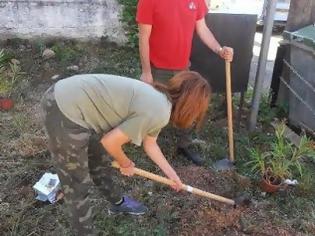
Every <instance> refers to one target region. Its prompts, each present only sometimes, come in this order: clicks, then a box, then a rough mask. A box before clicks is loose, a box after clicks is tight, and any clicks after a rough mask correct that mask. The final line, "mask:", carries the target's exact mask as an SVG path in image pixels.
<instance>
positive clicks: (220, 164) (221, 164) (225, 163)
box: [213, 158, 235, 171]
mask: <svg viewBox="0 0 315 236" xmlns="http://www.w3.org/2000/svg"><path fill="white" fill-rule="evenodd" d="M213 167H214V168H215V169H216V170H217V171H228V170H233V169H235V165H234V162H231V161H230V160H229V159H228V158H224V159H222V160H219V161H217V162H216V163H214V165H213Z"/></svg>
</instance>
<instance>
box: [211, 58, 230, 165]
mask: <svg viewBox="0 0 315 236" xmlns="http://www.w3.org/2000/svg"><path fill="white" fill-rule="evenodd" d="M225 83H226V104H227V114H228V137H229V157H227V158H225V159H223V160H219V161H217V162H216V163H215V164H214V168H215V169H216V170H230V169H233V168H234V138H233V117H232V89H231V87H232V86H231V63H230V62H229V61H225Z"/></svg>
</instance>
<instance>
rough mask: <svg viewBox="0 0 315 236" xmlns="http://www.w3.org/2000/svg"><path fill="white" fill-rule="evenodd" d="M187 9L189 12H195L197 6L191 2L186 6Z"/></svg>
mask: <svg viewBox="0 0 315 236" xmlns="http://www.w3.org/2000/svg"><path fill="white" fill-rule="evenodd" d="M188 8H189V10H196V9H197V6H196V4H195V3H194V2H193V1H191V2H190V3H189V5H188Z"/></svg>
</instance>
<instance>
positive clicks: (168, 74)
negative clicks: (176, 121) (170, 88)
mask: <svg viewBox="0 0 315 236" xmlns="http://www.w3.org/2000/svg"><path fill="white" fill-rule="evenodd" d="M151 70H152V76H153V79H155V80H157V81H159V82H161V83H163V84H166V83H167V81H168V80H169V79H170V78H172V77H173V76H174V75H175V74H177V73H178V72H180V71H179V70H164V69H159V68H156V67H154V66H153V65H151ZM175 132H176V136H177V146H178V147H181V148H186V147H188V146H189V145H190V144H191V129H176V130H175Z"/></svg>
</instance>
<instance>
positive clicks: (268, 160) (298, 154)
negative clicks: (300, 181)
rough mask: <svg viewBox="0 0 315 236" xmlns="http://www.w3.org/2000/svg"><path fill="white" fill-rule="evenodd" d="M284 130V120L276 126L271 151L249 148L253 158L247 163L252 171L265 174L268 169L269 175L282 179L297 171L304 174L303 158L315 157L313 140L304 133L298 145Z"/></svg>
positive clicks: (301, 174)
mask: <svg viewBox="0 0 315 236" xmlns="http://www.w3.org/2000/svg"><path fill="white" fill-rule="evenodd" d="M284 131H285V122H284V121H282V122H281V123H280V124H278V125H277V126H276V131H275V133H276V137H275V140H274V143H273V144H272V145H271V147H270V151H265V152H260V151H259V150H257V149H256V148H251V149H249V154H250V155H249V156H250V157H251V160H249V161H248V162H247V163H246V165H249V166H251V170H252V172H254V173H260V174H261V175H264V174H265V173H266V171H268V172H269V175H270V174H272V175H273V176H274V177H277V178H280V179H285V178H291V177H292V176H293V174H294V173H296V172H297V173H298V174H299V175H300V177H302V176H303V166H302V158H303V157H312V158H314V157H315V150H314V148H313V147H312V141H311V140H310V139H309V138H307V137H306V136H305V135H303V136H302V138H301V141H300V143H299V145H298V146H297V147H296V146H294V145H293V144H291V143H290V142H289V141H288V140H287V139H286V138H285V136H284Z"/></svg>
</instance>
